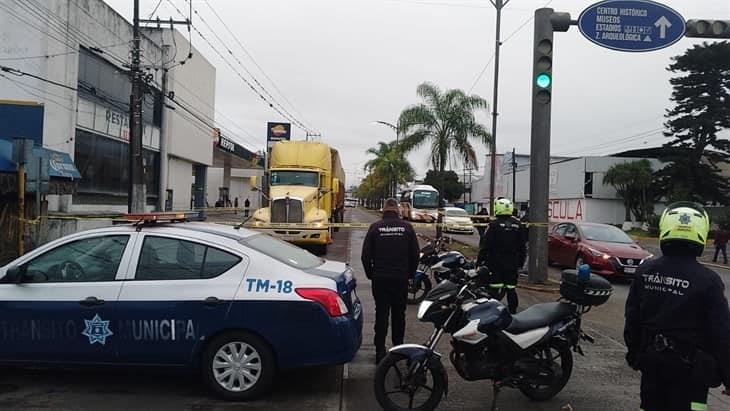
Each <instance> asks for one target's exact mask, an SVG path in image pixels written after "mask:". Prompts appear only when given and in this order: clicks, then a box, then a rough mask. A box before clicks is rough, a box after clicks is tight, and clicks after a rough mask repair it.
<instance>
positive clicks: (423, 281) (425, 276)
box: [407, 237, 449, 304]
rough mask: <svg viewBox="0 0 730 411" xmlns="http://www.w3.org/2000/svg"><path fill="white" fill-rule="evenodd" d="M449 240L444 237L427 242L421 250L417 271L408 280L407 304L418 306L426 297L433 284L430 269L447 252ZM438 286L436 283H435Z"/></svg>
mask: <svg viewBox="0 0 730 411" xmlns="http://www.w3.org/2000/svg"><path fill="white" fill-rule="evenodd" d="M448 243H449V240H448V239H446V238H445V237H442V238H437V239H436V240H434V241H433V242H430V241H429V242H428V243H426V245H424V246H423V248H421V252H420V257H419V259H418V269H417V270H416V272H415V273H413V275H412V276H411V277H410V278H409V279H408V297H407V299H408V300H407V301H408V304H418V303H420V302H421V301H423V299H424V298H425V297H426V294H428V292H429V291H431V288H432V287H433V283H432V282H431V278H430V277H431V267H432V266H433V265H434V264H436V263H438V262H439V261H440V260H441V256H442V255H444V254H445V253H447V252H448ZM436 283H437V284H438V281H436Z"/></svg>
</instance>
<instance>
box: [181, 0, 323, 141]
mask: <svg viewBox="0 0 730 411" xmlns="http://www.w3.org/2000/svg"><path fill="white" fill-rule="evenodd" d="M168 2H169V3H170V4H172V5H173V7H175V5H174V4H173V3H172V2H171V1H170V0H168ZM175 8H176V9H177V7H175ZM177 10H178V13H181V12H180V11H179V9H177ZM183 16H184V15H183ZM192 28H193V30H195V33H197V35H198V36H199V37H200V38H201V39H202V40H203V41H205V42H206V43H207V44H208V46H210V48H211V49H212V50H213V51H214V52H215V53H216V54H217V55H218V57H220V58H221V60H223V62H224V63H226V64H227V65H228V66H229V67H230V68H231V70H233V72H234V73H235V74H236V75H237V76H238V77H239V78H240V79H241V80H242V81H243V82H244V83H245V84H246V85H247V86H248V87H249V88H250V89H251V90H252V91H253V92H254V93H256V94H257V95H258V96H259V98H261V100H263V101H265V102H266V103H267V104H268V105H269V107H271V108H272V109H273V110H274V111H276V112H277V113H278V114H279V115H280V116H282V117H284V118H285V119H287V120H289V121H292V122H293V123H295V124H297V122H296V121H294V120H291V119H290V118H289V117H287V116H286V115H285V114H284V113H283V112H282V111H281V110H280V109H279V108H278V107H276V106H274V104H273V103H272V102H270V101H269V100H268V99H267V98H266V97H265V96H264V95H263V94H261V92H260V91H258V90H257V89H256V87H254V86H253V84H251V82H250V81H248V80H247V79H246V78H245V77H244V76H243V75H242V74H241V72H240V71H238V70H236V68H235V67H234V66H233V64H231V62H230V61H228V60H227V59H226V58H225V56H224V55H223V54H222V53H221V52H220V51H219V50H218V49H217V48H216V47H215V46H213V44H212V43H211V42H210V40H208V38H207V37H205V35H203V33H201V32H200V30H198V28H197V27H195V26H194V25H193V26H192ZM303 130H305V131H309V130H308V129H307V128H303Z"/></svg>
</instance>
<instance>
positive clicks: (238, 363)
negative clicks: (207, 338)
mask: <svg viewBox="0 0 730 411" xmlns="http://www.w3.org/2000/svg"><path fill="white" fill-rule="evenodd" d="M202 372H203V379H204V380H205V382H206V383H207V385H208V386H209V387H210V389H211V390H212V391H213V392H214V393H215V394H217V395H218V396H220V397H221V398H223V399H226V400H229V401H248V400H252V399H255V398H256V397H258V396H260V395H261V394H263V393H264V392H265V391H266V390H267V389H268V388H269V387H270V386H271V383H272V382H273V379H274V373H275V372H276V365H275V364H274V354H273V352H272V351H271V348H269V346H268V344H266V342H265V341H264V340H262V339H261V338H259V337H257V336H255V335H253V334H251V333H248V332H245V331H233V332H228V333H225V334H223V335H221V336H219V337H216V338H215V339H213V340H212V341H211V342H210V343H209V344H208V345H207V347H206V348H205V351H204V353H203V358H202Z"/></svg>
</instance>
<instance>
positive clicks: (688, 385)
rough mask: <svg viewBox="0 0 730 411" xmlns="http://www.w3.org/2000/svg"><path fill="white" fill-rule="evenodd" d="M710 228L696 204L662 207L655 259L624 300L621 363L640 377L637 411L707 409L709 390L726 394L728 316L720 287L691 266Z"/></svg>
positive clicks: (697, 266)
mask: <svg viewBox="0 0 730 411" xmlns="http://www.w3.org/2000/svg"><path fill="white" fill-rule="evenodd" d="M709 228H710V219H709V217H708V215H707V212H705V210H704V208H703V207H702V206H701V205H699V204H696V203H687V202H682V203H675V204H671V205H669V206H668V207H667V208H666V210H665V211H664V213H662V216H661V219H660V221H659V238H660V239H661V240H660V246H661V250H662V256H661V257H658V258H655V259H652V260H649V261H648V262H646V263H644V264H642V265H640V266H639V268H638V269H637V270H636V274H635V276H634V281H633V283H632V284H631V288H630V290H629V296H628V299H627V300H626V314H625V317H626V324H625V328H624V340H625V341H626V346H627V348H628V353H627V354H626V361H627V362H628V364H629V366H631V367H632V368H633V369H635V370H639V371H641V406H640V408H641V409H642V410H644V411H674V410H677V411H679V410H682V411H686V410H707V393H708V389H709V387H718V386H720V384H724V385H725V391H724V394H725V395H730V392H728V387H730V310H729V309H728V302H727V299H726V298H725V295H724V291H725V286H724V284H723V282H722V280H721V279H720V277H719V276H718V275H717V273H715V272H714V271H712V270H710V269H709V268H707V267H706V266H704V265H702V264H700V263H699V262H698V261H697V257H699V256H701V255H702V252H703V250H704V247H705V241H706V239H707V234H708V232H709Z"/></svg>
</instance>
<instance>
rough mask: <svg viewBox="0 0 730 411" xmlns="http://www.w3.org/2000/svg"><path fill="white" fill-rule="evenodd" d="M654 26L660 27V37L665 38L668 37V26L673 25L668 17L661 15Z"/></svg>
mask: <svg viewBox="0 0 730 411" xmlns="http://www.w3.org/2000/svg"><path fill="white" fill-rule="evenodd" d="M654 26H655V27H659V38H660V39H663V38H665V37H667V28H669V27H672V23H670V22H669V20H667V18H666V17H664V16H661V17H659V20H657V21H655V22H654Z"/></svg>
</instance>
